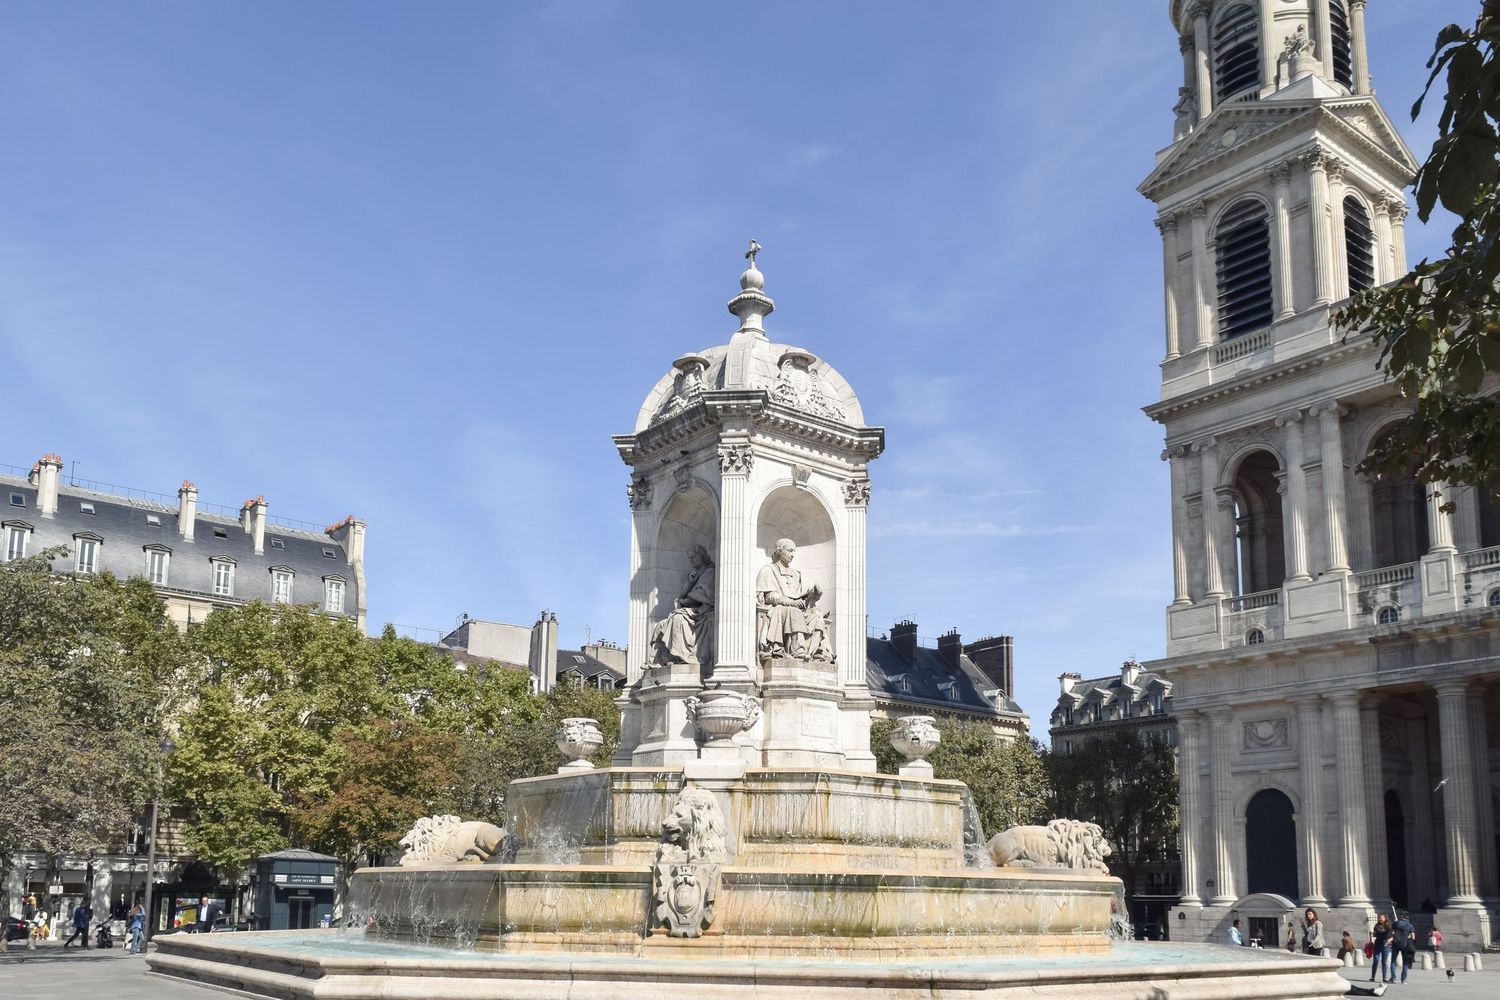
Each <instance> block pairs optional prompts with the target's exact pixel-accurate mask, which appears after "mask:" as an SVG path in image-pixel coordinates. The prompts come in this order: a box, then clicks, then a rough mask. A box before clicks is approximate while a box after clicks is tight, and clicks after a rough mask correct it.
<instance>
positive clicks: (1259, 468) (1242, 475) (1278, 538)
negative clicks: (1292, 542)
mask: <svg viewBox="0 0 1500 1000" xmlns="http://www.w3.org/2000/svg"><path fill="white" fill-rule="evenodd" d="M1280 477H1281V463H1280V462H1278V461H1277V460H1276V456H1275V455H1273V454H1271V453H1270V452H1268V451H1256V452H1252V453H1251V454H1249V455H1247V456H1245V458H1244V460H1243V461H1241V462H1240V465H1239V468H1238V469H1237V470H1236V471H1235V474H1234V495H1235V504H1234V527H1235V540H1236V542H1238V545H1237V550H1236V552H1235V556H1236V561H1237V563H1238V567H1237V568H1238V570H1239V588H1240V593H1241V594H1257V593H1260V592H1261V591H1265V590H1275V589H1276V588H1277V587H1280V586H1281V584H1282V581H1284V580H1285V579H1286V536H1285V534H1284V532H1283V530H1282V523H1281V490H1280V486H1281V481H1280Z"/></svg>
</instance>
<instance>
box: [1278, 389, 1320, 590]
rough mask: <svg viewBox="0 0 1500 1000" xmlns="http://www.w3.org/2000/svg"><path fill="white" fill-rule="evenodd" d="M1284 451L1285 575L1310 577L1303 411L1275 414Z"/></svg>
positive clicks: (1293, 577) (1307, 578) (1294, 578)
mask: <svg viewBox="0 0 1500 1000" xmlns="http://www.w3.org/2000/svg"><path fill="white" fill-rule="evenodd" d="M1276 426H1277V427H1280V428H1281V432H1282V440H1283V444H1284V446H1285V452H1284V453H1285V455H1286V510H1285V511H1284V513H1283V523H1284V524H1285V525H1286V577H1287V579H1288V580H1310V579H1312V576H1311V574H1309V573H1308V571H1307V472H1306V471H1305V470H1304V469H1303V467H1302V464H1303V460H1304V455H1303V447H1302V411H1301V410H1297V411H1295V412H1293V413H1288V414H1285V415H1284V416H1280V417H1277V418H1276Z"/></svg>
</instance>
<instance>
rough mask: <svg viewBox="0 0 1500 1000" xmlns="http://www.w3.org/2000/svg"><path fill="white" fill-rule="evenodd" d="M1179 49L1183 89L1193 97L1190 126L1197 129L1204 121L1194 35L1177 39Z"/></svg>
mask: <svg viewBox="0 0 1500 1000" xmlns="http://www.w3.org/2000/svg"><path fill="white" fill-rule="evenodd" d="M1177 47H1178V48H1179V49H1180V50H1182V88H1183V90H1185V91H1187V93H1188V94H1190V95H1192V101H1193V104H1192V108H1191V110H1190V111H1189V112H1188V122H1189V125H1190V126H1193V127H1196V126H1197V124H1198V122H1199V121H1200V120H1202V110H1201V109H1200V107H1199V105H1198V57H1197V52H1198V50H1197V47H1196V46H1195V45H1194V44H1193V36H1192V35H1183V36H1182V37H1181V38H1179V39H1177Z"/></svg>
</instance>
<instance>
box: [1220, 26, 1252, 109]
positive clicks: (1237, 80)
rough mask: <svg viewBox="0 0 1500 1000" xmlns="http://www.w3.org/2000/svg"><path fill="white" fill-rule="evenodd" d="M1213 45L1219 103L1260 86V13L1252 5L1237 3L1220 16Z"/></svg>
mask: <svg viewBox="0 0 1500 1000" xmlns="http://www.w3.org/2000/svg"><path fill="white" fill-rule="evenodd" d="M1213 49H1214V98H1215V99H1216V101H1217V102H1218V103H1220V104H1222V103H1223V102H1224V101H1227V100H1228V99H1229V98H1231V97H1234V96H1235V95H1237V94H1239V93H1241V92H1242V91H1246V90H1251V89H1254V88H1258V87H1259V86H1260V17H1259V15H1257V14H1256V12H1255V7H1254V6H1253V5H1251V4H1248V3H1242V4H1238V5H1236V6H1234V7H1230V8H1229V9H1228V10H1226V11H1224V12H1223V13H1222V14H1221V15H1220V16H1219V21H1218V24H1217V25H1215V27H1214V40H1213Z"/></svg>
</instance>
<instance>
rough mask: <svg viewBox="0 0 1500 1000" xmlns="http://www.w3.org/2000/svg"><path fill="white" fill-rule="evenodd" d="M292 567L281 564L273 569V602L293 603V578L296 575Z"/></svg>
mask: <svg viewBox="0 0 1500 1000" xmlns="http://www.w3.org/2000/svg"><path fill="white" fill-rule="evenodd" d="M295 575H296V574H294V573H293V572H292V571H291V570H290V569H288V568H286V567H284V566H280V567H277V568H275V569H273V570H271V603H272V604H291V603H292V578H293V577H294V576H295Z"/></svg>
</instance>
